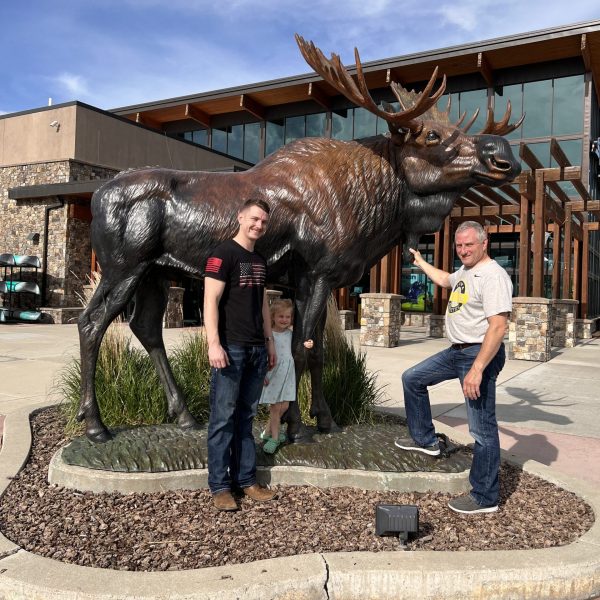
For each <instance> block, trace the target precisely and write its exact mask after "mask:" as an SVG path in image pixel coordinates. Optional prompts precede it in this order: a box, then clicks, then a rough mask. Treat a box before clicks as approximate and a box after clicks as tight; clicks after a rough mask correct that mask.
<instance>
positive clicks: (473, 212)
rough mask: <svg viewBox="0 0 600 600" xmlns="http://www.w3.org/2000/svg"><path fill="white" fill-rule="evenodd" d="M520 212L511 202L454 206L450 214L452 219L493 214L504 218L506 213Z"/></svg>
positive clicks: (515, 213)
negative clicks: (493, 204) (496, 204)
mask: <svg viewBox="0 0 600 600" xmlns="http://www.w3.org/2000/svg"><path fill="white" fill-rule="evenodd" d="M520 213H521V209H520V207H518V206H514V205H513V204H503V205H502V206H458V207H457V206H455V207H454V208H453V209H452V212H451V213H450V216H451V217H452V218H453V219H459V218H461V217H491V216H494V215H495V216H499V217H502V218H503V219H505V218H506V217H507V216H508V215H519V214H520ZM507 220H508V219H507Z"/></svg>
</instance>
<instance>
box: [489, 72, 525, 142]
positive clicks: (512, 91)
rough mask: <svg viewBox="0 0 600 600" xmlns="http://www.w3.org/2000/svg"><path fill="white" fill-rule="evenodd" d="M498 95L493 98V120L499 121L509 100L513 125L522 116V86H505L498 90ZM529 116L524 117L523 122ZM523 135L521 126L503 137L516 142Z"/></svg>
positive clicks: (518, 84) (519, 84)
mask: <svg viewBox="0 0 600 600" xmlns="http://www.w3.org/2000/svg"><path fill="white" fill-rule="evenodd" d="M500 92H501V93H500V94H498V93H496V95H495V96H494V118H495V120H496V121H499V120H500V119H501V118H502V116H503V115H504V113H505V111H506V108H507V107H508V101H509V100H510V107H511V108H510V122H511V123H514V122H515V121H518V120H519V119H520V118H521V115H522V114H523V84H521V83H517V84H516V85H505V86H504V87H502V88H501V89H500ZM528 118H529V115H527V116H526V117H525V120H527V119H528ZM522 135H523V125H521V127H519V128H518V129H517V130H515V131H511V132H510V133H508V134H507V135H505V136H504V137H505V138H506V139H508V140H517V139H519V138H520V137H521V136H522Z"/></svg>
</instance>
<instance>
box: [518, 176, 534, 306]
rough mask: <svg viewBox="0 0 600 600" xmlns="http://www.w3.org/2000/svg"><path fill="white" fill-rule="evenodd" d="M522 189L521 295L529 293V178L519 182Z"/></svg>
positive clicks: (520, 233)
mask: <svg viewBox="0 0 600 600" xmlns="http://www.w3.org/2000/svg"><path fill="white" fill-rule="evenodd" d="M519 190H520V191H521V214H520V221H521V230H520V231H519V296H528V295H529V273H530V260H529V259H530V249H531V235H530V232H531V205H530V202H529V198H528V197H527V196H526V195H525V192H526V190H527V180H525V181H524V182H522V183H520V184H519Z"/></svg>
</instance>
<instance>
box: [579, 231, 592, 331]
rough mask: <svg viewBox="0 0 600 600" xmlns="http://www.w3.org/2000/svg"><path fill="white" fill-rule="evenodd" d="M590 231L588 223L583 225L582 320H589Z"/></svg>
mask: <svg viewBox="0 0 600 600" xmlns="http://www.w3.org/2000/svg"><path fill="white" fill-rule="evenodd" d="M589 258H590V230H589V227H588V224H587V223H584V224H583V244H582V247H581V301H580V305H581V318H582V319H587V318H588V300H589V298H588V294H589V277H588V270H589V265H590V261H589Z"/></svg>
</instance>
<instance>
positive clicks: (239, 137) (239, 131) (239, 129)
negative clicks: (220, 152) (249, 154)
mask: <svg viewBox="0 0 600 600" xmlns="http://www.w3.org/2000/svg"><path fill="white" fill-rule="evenodd" d="M243 142H244V126H243V125H232V126H231V127H229V131H228V132H227V154H229V155H230V156H235V157H236V158H242V157H243V156H244V148H243Z"/></svg>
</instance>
